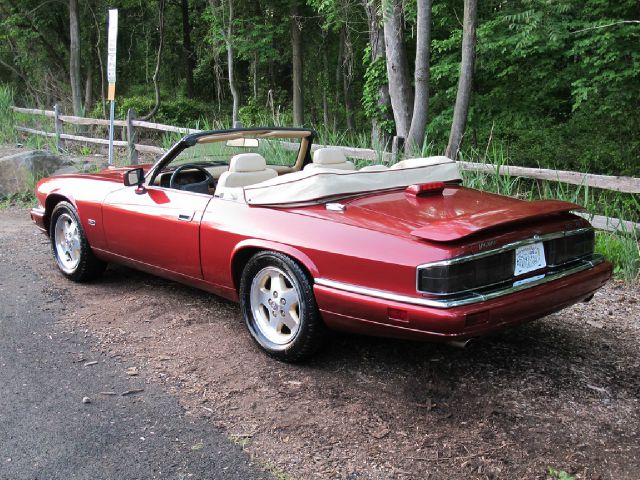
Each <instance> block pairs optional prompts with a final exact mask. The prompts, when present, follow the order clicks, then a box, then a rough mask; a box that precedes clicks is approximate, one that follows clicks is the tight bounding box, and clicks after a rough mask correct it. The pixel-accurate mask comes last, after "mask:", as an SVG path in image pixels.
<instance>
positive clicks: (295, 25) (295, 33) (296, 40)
mask: <svg viewBox="0 0 640 480" xmlns="http://www.w3.org/2000/svg"><path fill="white" fill-rule="evenodd" d="M299 20H300V19H299V17H298V2H297V0H294V1H293V2H292V3H291V48H292V69H293V124H294V125H295V126H296V127H300V126H302V125H303V124H304V91H303V84H302V82H303V78H302V74H303V71H302V35H301V32H300V24H299Z"/></svg>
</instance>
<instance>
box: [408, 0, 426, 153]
mask: <svg viewBox="0 0 640 480" xmlns="http://www.w3.org/2000/svg"><path fill="white" fill-rule="evenodd" d="M417 4H418V18H417V24H416V63H415V72H414V83H415V98H414V100H413V116H412V118H411V128H410V129H409V136H408V137H407V142H406V147H405V148H406V150H407V151H408V152H420V151H421V150H422V145H423V143H424V136H425V130H426V128H427V121H428V120H429V61H430V50H431V48H430V47H431V0H418V2H417Z"/></svg>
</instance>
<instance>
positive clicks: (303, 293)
mask: <svg viewBox="0 0 640 480" xmlns="http://www.w3.org/2000/svg"><path fill="white" fill-rule="evenodd" d="M240 308H241V310H242V315H243V316H244V319H245V322H246V324H247V328H248V329H249V332H250V333H251V336H252V337H253V339H254V340H255V341H256V342H257V343H258V345H260V347H262V349H264V350H265V351H266V352H267V353H268V354H270V355H272V356H273V357H275V358H278V359H279V360H283V361H286V362H297V361H300V360H303V359H305V358H308V357H310V356H311V355H313V354H314V353H315V352H316V351H317V350H318V348H320V346H321V345H322V343H323V340H324V337H325V334H326V327H325V325H324V323H323V322H322V320H321V319H320V314H319V312H318V306H317V304H316V300H315V297H314V295H313V286H312V284H311V280H310V278H309V275H308V274H307V273H306V272H305V271H304V270H303V269H302V268H301V267H300V265H298V263H296V262H295V261H294V260H293V259H291V258H290V257H288V256H286V255H283V254H281V253H277V252H270V251H265V252H260V253H258V254H256V255H254V256H253V257H252V258H251V260H249V262H248V263H247V265H246V267H245V269H244V271H243V272H242V279H241V281H240Z"/></svg>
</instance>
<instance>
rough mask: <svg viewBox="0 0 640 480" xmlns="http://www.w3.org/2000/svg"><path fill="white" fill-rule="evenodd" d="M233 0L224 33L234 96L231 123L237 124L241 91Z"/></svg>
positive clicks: (232, 0) (230, 2)
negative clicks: (237, 73) (239, 88)
mask: <svg viewBox="0 0 640 480" xmlns="http://www.w3.org/2000/svg"><path fill="white" fill-rule="evenodd" d="M233 2H234V0H229V2H228V5H229V17H228V19H227V20H228V23H227V31H226V33H225V34H224V41H225V43H226V44H227V71H228V73H229V77H228V78H229V90H231V97H232V98H233V110H232V113H231V125H235V124H236V122H237V121H238V112H239V110H240V91H239V90H238V85H237V84H236V71H235V64H234V58H233V14H234V12H233Z"/></svg>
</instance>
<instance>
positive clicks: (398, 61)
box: [383, 0, 413, 138]
mask: <svg viewBox="0 0 640 480" xmlns="http://www.w3.org/2000/svg"><path fill="white" fill-rule="evenodd" d="M383 6H384V7H385V8H384V41H385V44H386V60H387V77H388V78H389V95H390V97H391V106H392V108H393V118H394V120H395V123H396V134H397V135H398V136H400V137H404V138H407V135H408V134H409V129H410V128H411V111H412V105H413V91H412V89H411V84H410V83H409V64H408V62H407V54H406V51H405V48H404V28H403V24H402V1H401V0H386V5H385V4H384V3H383Z"/></svg>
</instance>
